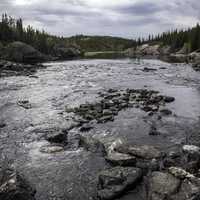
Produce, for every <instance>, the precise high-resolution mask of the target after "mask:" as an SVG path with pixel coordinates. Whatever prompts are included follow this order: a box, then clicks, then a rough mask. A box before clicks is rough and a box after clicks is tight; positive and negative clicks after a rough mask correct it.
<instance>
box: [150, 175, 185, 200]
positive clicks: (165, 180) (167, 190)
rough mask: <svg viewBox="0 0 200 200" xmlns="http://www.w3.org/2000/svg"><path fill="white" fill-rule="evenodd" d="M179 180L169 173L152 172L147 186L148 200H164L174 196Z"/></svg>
mask: <svg viewBox="0 0 200 200" xmlns="http://www.w3.org/2000/svg"><path fill="white" fill-rule="evenodd" d="M180 183H181V182H180V180H179V179H177V178H176V177H174V176H173V175H171V174H169V173H163V172H158V171H157V172H153V173H152V175H151V177H150V179H149V184H148V190H149V191H148V193H149V199H151V200H165V199H168V198H169V196H171V195H173V194H175V193H176V192H177V190H178V188H179V186H180Z"/></svg>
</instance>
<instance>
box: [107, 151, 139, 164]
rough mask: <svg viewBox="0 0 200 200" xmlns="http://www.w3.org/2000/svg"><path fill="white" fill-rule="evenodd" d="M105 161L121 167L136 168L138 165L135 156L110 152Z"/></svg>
mask: <svg viewBox="0 0 200 200" xmlns="http://www.w3.org/2000/svg"><path fill="white" fill-rule="evenodd" d="M105 159H106V160H107V161H108V162H110V163H111V164H113V165H119V166H134V165H135V164H136V158H135V157H134V156H131V155H128V154H124V153H118V152H115V151H113V152H109V153H108V154H107V156H106V157H105Z"/></svg>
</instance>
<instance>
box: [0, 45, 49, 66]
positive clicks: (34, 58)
mask: <svg viewBox="0 0 200 200" xmlns="http://www.w3.org/2000/svg"><path fill="white" fill-rule="evenodd" d="M3 57H4V58H5V59H6V60H10V61H14V62H19V63H39V62H43V61H45V60H46V59H47V58H46V56H45V55H43V54H42V53H40V52H39V51H38V50H36V49H34V48H33V47H32V46H30V45H28V44H25V43H23V42H13V43H10V44H9V45H7V46H6V47H5V50H4V55H3Z"/></svg>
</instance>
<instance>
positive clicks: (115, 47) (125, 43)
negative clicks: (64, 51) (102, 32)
mask: <svg viewBox="0 0 200 200" xmlns="http://www.w3.org/2000/svg"><path fill="white" fill-rule="evenodd" d="M68 39H69V41H70V42H71V43H75V44H77V45H78V46H80V48H81V49H82V50H83V51H85V52H94V51H122V50H125V49H128V48H130V47H133V46H135V41H134V40H130V39H125V38H120V37H111V36H85V35H77V36H73V37H70V38H68Z"/></svg>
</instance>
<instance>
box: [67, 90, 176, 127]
mask: <svg viewBox="0 0 200 200" xmlns="http://www.w3.org/2000/svg"><path fill="white" fill-rule="evenodd" d="M158 93H159V92H158V91H154V90H147V89H126V90H119V91H116V90H112V89H109V90H108V91H107V92H106V93H100V94H99V95H100V96H101V97H102V98H103V99H102V100H101V101H99V102H97V103H93V104H92V103H86V104H82V105H80V106H79V107H77V108H66V112H67V113H70V112H73V113H75V114H77V115H79V116H80V117H81V118H82V119H83V121H86V122H84V123H89V122H90V121H93V120H96V121H97V122H98V123H106V122H109V121H113V120H114V118H115V116H116V115H118V113H119V111H121V110H123V109H127V108H132V107H135V108H140V109H142V110H143V111H145V112H152V114H154V113H156V112H158V110H159V107H160V106H161V105H162V106H164V105H165V104H166V103H170V102H172V101H174V100H175V98H173V97H167V96H163V95H159V94H158ZM163 112H165V111H163Z"/></svg>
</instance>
